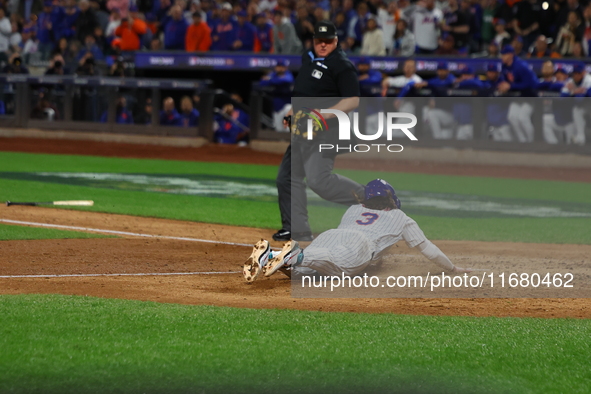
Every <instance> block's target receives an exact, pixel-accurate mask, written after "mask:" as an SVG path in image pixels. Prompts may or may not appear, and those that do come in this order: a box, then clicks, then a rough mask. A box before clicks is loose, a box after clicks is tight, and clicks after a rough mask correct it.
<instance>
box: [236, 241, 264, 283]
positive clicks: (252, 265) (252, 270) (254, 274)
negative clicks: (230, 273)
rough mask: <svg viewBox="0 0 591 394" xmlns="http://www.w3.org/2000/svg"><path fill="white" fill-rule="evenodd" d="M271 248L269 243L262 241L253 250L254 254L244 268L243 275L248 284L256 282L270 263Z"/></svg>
mask: <svg viewBox="0 0 591 394" xmlns="http://www.w3.org/2000/svg"><path fill="white" fill-rule="evenodd" d="M270 252H271V247H270V246H269V241H266V240H264V239H261V240H260V241H259V242H257V243H256V244H255V245H254V247H253V248H252V253H251V254H250V257H249V258H248V260H246V262H245V263H244V267H243V268H242V274H243V275H244V279H246V281H247V282H249V283H250V282H253V281H255V280H256V279H257V278H258V277H259V275H260V274H261V272H262V271H263V269H264V267H265V266H266V265H267V262H268V261H269V253H270Z"/></svg>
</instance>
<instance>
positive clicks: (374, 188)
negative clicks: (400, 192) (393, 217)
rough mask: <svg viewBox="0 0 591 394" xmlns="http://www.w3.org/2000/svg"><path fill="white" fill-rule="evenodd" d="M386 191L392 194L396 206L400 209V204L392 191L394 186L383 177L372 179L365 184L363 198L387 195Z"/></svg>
mask: <svg viewBox="0 0 591 394" xmlns="http://www.w3.org/2000/svg"><path fill="white" fill-rule="evenodd" d="M388 191H389V192H390V194H392V198H393V199H394V202H395V203H396V206H397V207H398V209H400V207H401V205H402V204H401V203H400V200H399V199H398V197H397V196H396V191H394V188H393V187H392V186H391V185H390V184H389V183H388V182H386V181H385V180H383V179H374V180H373V181H371V182H369V183H368V184H367V185H366V186H365V199H366V200H369V199H370V198H374V197H380V196H387V195H388Z"/></svg>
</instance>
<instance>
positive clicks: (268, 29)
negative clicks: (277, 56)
mask: <svg viewBox="0 0 591 394" xmlns="http://www.w3.org/2000/svg"><path fill="white" fill-rule="evenodd" d="M256 28H257V39H258V40H259V44H260V45H261V51H262V52H270V51H271V49H272V48H273V25H271V24H270V23H265V24H264V25H262V26H259V25H257V26H256Z"/></svg>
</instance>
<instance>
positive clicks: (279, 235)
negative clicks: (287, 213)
mask: <svg viewBox="0 0 591 394" xmlns="http://www.w3.org/2000/svg"><path fill="white" fill-rule="evenodd" d="M290 239H291V231H289V230H284V229H281V230H279V231H277V232H276V233H275V234H273V240H274V241H289V240H290Z"/></svg>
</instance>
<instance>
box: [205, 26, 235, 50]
mask: <svg viewBox="0 0 591 394" xmlns="http://www.w3.org/2000/svg"><path fill="white" fill-rule="evenodd" d="M210 27H211V38H212V41H211V50H212V51H231V50H232V49H233V48H232V45H233V44H234V41H236V39H237V38H238V23H237V22H236V21H234V20H231V19H230V20H228V21H226V22H224V21H222V20H221V19H218V20H217V21H213V23H212V24H211V25H210ZM216 38H217V39H216Z"/></svg>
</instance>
